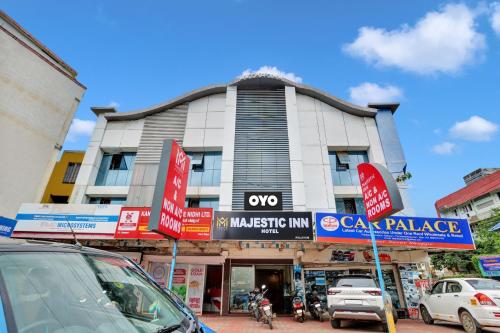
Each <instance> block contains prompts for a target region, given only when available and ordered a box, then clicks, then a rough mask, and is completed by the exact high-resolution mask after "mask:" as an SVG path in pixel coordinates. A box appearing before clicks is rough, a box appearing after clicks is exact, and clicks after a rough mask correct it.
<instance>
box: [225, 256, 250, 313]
mask: <svg viewBox="0 0 500 333" xmlns="http://www.w3.org/2000/svg"><path fill="white" fill-rule="evenodd" d="M254 288H255V272H254V266H232V267H231V298H230V300H229V307H230V312H233V313H238V312H248V293H249V292H250V291H252V290H253V289H254Z"/></svg>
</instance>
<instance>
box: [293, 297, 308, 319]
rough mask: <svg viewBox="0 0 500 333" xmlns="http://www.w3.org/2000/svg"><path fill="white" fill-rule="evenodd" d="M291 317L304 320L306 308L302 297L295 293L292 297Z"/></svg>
mask: <svg viewBox="0 0 500 333" xmlns="http://www.w3.org/2000/svg"><path fill="white" fill-rule="evenodd" d="M292 307H293V318H294V319H295V320H298V321H299V322H301V323H303V322H304V321H305V320H306V309H305V306H304V302H303V301H302V297H299V296H297V295H295V296H294V297H293V299H292Z"/></svg>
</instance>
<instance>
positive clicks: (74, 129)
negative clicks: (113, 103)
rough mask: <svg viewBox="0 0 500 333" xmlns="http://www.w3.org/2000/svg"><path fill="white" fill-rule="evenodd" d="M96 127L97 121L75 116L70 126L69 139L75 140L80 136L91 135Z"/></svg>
mask: <svg viewBox="0 0 500 333" xmlns="http://www.w3.org/2000/svg"><path fill="white" fill-rule="evenodd" d="M94 127H95V121H93V120H83V119H78V118H75V119H73V122H72V123H71V126H70V128H69V132H68V136H67V140H68V141H71V142H75V141H76V140H77V139H78V138H79V137H82V136H87V137H88V136H91V135H92V131H93V130H94Z"/></svg>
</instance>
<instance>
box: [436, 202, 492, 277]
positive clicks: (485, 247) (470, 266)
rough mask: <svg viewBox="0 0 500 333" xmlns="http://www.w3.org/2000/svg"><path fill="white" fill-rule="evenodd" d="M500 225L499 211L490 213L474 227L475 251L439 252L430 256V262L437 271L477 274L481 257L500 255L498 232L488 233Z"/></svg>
mask: <svg viewBox="0 0 500 333" xmlns="http://www.w3.org/2000/svg"><path fill="white" fill-rule="evenodd" d="M497 223H500V209H498V208H496V209H494V210H493V211H492V214H491V217H489V218H487V219H485V220H482V221H479V222H478V223H477V224H476V225H475V226H474V233H473V236H474V242H475V244H476V250H474V251H466V252H465V251H463V252H441V253H436V254H433V255H431V262H432V265H433V266H434V267H436V268H437V269H443V268H447V269H449V270H451V271H452V272H455V273H457V272H464V271H465V272H468V273H476V274H479V273H480V271H479V266H478V265H479V264H478V262H479V259H478V257H479V256H481V255H488V254H499V253H500V232H498V231H497V232H492V231H490V229H491V228H493V226H495V225H496V224H497Z"/></svg>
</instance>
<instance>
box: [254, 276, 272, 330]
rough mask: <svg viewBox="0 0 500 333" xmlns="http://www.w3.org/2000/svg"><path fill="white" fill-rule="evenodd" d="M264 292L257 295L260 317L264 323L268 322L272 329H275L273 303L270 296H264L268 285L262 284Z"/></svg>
mask: <svg viewBox="0 0 500 333" xmlns="http://www.w3.org/2000/svg"><path fill="white" fill-rule="evenodd" d="M261 290H262V293H260V294H259V295H257V297H256V299H257V305H258V308H259V312H260V317H261V319H262V321H263V322H264V324H268V325H269V328H270V329H273V305H272V304H271V302H270V301H269V299H268V298H266V297H264V296H265V295H266V293H267V289H266V285H265V284H263V285H262V288H261Z"/></svg>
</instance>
